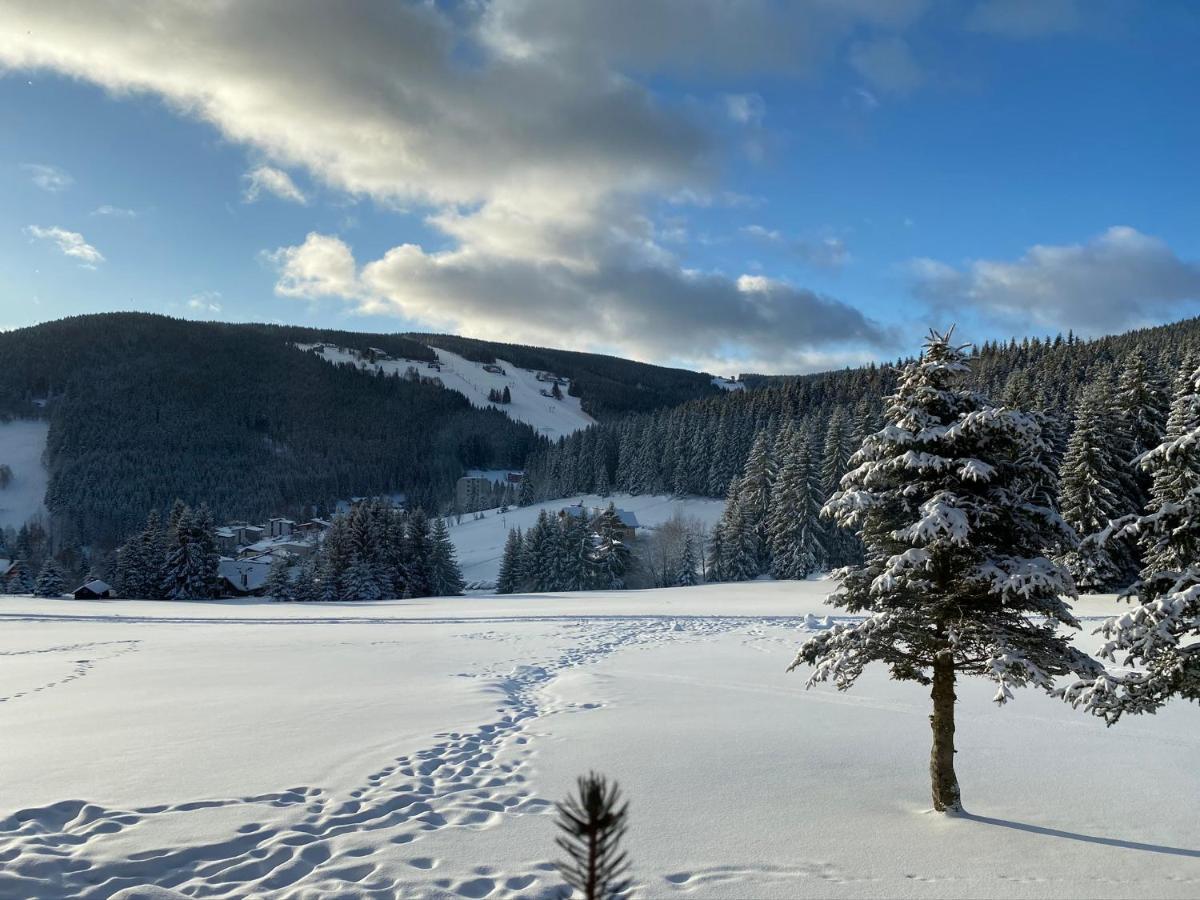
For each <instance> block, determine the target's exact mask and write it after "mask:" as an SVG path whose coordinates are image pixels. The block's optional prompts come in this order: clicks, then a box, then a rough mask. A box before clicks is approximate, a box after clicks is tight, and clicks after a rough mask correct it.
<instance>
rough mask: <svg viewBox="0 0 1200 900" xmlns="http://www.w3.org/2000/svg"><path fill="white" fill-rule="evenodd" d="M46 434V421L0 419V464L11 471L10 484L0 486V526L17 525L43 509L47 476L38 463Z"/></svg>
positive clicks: (44, 445) (47, 426)
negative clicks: (3, 420)
mask: <svg viewBox="0 0 1200 900" xmlns="http://www.w3.org/2000/svg"><path fill="white" fill-rule="evenodd" d="M49 434H50V425H49V423H48V422H35V421H26V420H23V419H15V420H13V421H11V422H0V464H3V465H7V466H8V467H9V468H10V469H12V472H13V480H12V483H11V484H9V486H8V487H7V488H3V489H0V527H9V526H11V527H13V528H20V527H21V525H23V524H24V523H25V522H27V521H28V520H29V519H31V518H33V517H34V516H37V515H39V514H41V513H43V512H45V509H46V507H45V506H44V501H45V498H46V486H47V484H48V483H49V478H50V476H49V473H47V471H46V467H45V466H44V465H43V464H42V454H43V453H45V450H46V438H47V436H48V435H49Z"/></svg>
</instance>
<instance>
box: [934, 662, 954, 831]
mask: <svg viewBox="0 0 1200 900" xmlns="http://www.w3.org/2000/svg"><path fill="white" fill-rule="evenodd" d="M932 696H933V715H932V716H930V717H929V724H930V725H932V726H933V751H932V752H931V753H930V754H929V775H930V778H931V779H932V781H933V808H934V809H936V810H937V811H938V812H959V811H960V810H961V809H962V801H961V799H960V797H959V793H958V776H957V775H955V774H954V700H955V696H954V660H953V658H952V657H951V656H950V654H949V653H945V654H939V655H938V656H937V658H936V659H935V661H934V663H933V691H932Z"/></svg>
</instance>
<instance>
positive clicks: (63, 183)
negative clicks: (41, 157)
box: [21, 163, 75, 194]
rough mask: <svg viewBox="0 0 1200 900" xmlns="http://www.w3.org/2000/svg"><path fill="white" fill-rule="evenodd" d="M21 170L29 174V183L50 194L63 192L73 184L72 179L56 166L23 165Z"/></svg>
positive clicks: (40, 164) (41, 164)
mask: <svg viewBox="0 0 1200 900" xmlns="http://www.w3.org/2000/svg"><path fill="white" fill-rule="evenodd" d="M21 168H22V169H24V170H25V171H26V172H27V173H28V174H29V180H30V181H32V182H33V183H34V184H36V185H37V186H38V187H40V188H41V189H42V190H43V191H49V192H50V193H52V194H57V193H59V192H61V191H65V190H66V189H67V188H69V187H70V186H71V185H72V184H74V183H75V179H74V178H72V177H71V176H70V175H69V174H68V173H67V172H64V171H63V170H62V169H60V168H58V167H57V166H48V165H45V164H44V163H24V164H23V165H22V166H21Z"/></svg>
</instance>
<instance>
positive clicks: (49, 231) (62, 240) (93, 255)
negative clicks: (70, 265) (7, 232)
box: [25, 225, 104, 269]
mask: <svg viewBox="0 0 1200 900" xmlns="http://www.w3.org/2000/svg"><path fill="white" fill-rule="evenodd" d="M25 231H26V233H27V234H29V235H30V236H31V237H35V238H37V239H38V240H43V241H51V242H53V243H54V245H55V246H56V247H58V249H59V251H60V252H62V253H63V254H64V255H66V256H70V257H72V258H74V259H78V260H80V261H81V264H82V265H83V267H84V268H87V269H94V268H95V267H96V264H97V263H102V262H104V256H103V254H101V253H100V251H99V250H97V249H96V248H95V247H93V246H92V245H91V244H89V243H88V242H87V241H85V240H84V239H83V235H82V234H80V233H79V232H78V231H67V230H66V229H65V228H59V227H58V226H57V225H52V226H50V227H49V228H43V227H41V226H40V225H30V226H29V227H28V228H26V229H25Z"/></svg>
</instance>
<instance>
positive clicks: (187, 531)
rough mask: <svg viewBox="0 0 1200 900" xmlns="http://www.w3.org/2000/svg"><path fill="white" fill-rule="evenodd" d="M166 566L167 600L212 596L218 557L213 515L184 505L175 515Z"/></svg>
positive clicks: (164, 580) (197, 598)
mask: <svg viewBox="0 0 1200 900" xmlns="http://www.w3.org/2000/svg"><path fill="white" fill-rule="evenodd" d="M172 519H174V522H175V526H174V529H173V530H172V533H171V535H170V538H169V545H168V549H167V558H166V564H165V566H164V569H163V580H162V588H161V589H162V593H163V596H164V597H165V598H166V599H168V600H204V599H208V598H210V597H212V595H213V589H214V586H215V574H216V567H217V556H216V553H215V552H214V551H213V539H212V533H211V521H212V520H211V515H210V514H209V513H208V512H207V510H205V509H203V508H201V509H199V510H192V509H189V508H187V507H184V508H183V509H182V510H181V511H180V512H179V515H178V516H176V515H175V514H174V511H172Z"/></svg>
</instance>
